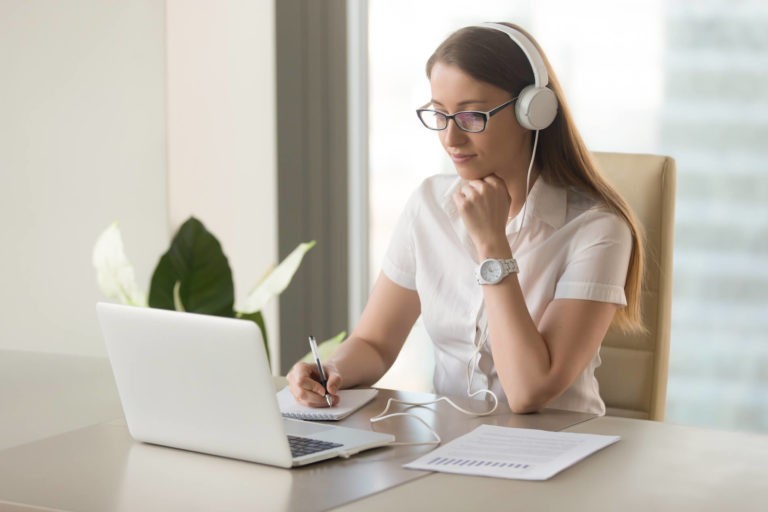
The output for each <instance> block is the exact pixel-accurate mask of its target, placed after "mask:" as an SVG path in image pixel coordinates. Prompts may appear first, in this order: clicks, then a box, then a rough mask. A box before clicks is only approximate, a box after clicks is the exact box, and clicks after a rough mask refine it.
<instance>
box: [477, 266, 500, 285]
mask: <svg viewBox="0 0 768 512" xmlns="http://www.w3.org/2000/svg"><path fill="white" fill-rule="evenodd" d="M501 274H502V268H501V263H500V262H498V261H496V260H486V261H484V262H483V263H482V265H480V277H482V278H483V280H484V281H487V282H489V283H497V282H499V281H500V280H501Z"/></svg>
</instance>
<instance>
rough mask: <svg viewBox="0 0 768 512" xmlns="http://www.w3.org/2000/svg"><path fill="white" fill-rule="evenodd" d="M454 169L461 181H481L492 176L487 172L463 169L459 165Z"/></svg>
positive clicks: (469, 168)
mask: <svg viewBox="0 0 768 512" xmlns="http://www.w3.org/2000/svg"><path fill="white" fill-rule="evenodd" d="M454 168H455V169H456V174H458V175H459V177H460V178H461V179H463V180H467V181H471V180H481V179H483V178H485V177H486V176H490V175H491V174H493V173H492V172H488V171H486V170H482V169H473V168H471V167H464V166H461V165H454Z"/></svg>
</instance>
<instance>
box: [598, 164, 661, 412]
mask: <svg viewBox="0 0 768 512" xmlns="http://www.w3.org/2000/svg"><path fill="white" fill-rule="evenodd" d="M594 156H595V158H596V159H597V162H598V164H599V166H600V169H601V171H602V173H603V175H604V176H605V177H606V179H607V180H608V181H609V182H610V183H611V184H612V185H613V186H614V187H615V188H616V189H617V190H618V191H619V193H620V194H621V195H622V196H623V197H624V199H625V200H626V201H627V202H628V203H629V206H630V207H631V208H632V210H633V211H634V213H635V215H636V216H637V219H638V221H639V222H640V224H641V225H642V226H643V228H644V229H645V236H646V260H645V262H646V264H645V278H644V281H643V290H642V310H643V313H642V314H643V324H644V326H645V327H646V329H647V332H644V333H632V334H625V333H622V332H620V331H619V330H618V329H611V330H610V331H609V332H608V334H607V335H606V337H605V339H604V340H603V345H602V348H601V349H600V355H601V358H602V361H603V363H602V365H601V366H600V367H599V368H598V369H597V371H596V372H595V375H596V377H597V380H598V383H599V384H600V395H601V396H602V397H603V400H604V401H605V405H606V413H607V414H610V415H613V416H625V417H632V418H645V419H652V420H659V421H660V420H663V419H664V409H665V405H666V400H667V374H668V370H669V335H670V324H671V309H672V244H673V236H674V231H673V230H674V211H675V161H674V160H673V159H672V158H670V157H666V156H657V155H636V154H624V153H594Z"/></svg>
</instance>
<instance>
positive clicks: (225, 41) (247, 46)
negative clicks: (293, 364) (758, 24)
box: [166, 0, 279, 368]
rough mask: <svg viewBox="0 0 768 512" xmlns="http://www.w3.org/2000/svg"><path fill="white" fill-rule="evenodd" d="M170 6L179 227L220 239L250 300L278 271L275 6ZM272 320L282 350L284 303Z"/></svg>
mask: <svg viewBox="0 0 768 512" xmlns="http://www.w3.org/2000/svg"><path fill="white" fill-rule="evenodd" d="M166 4H167V19H168V22H167V27H168V32H167V41H168V44H167V46H168V134H169V135H168V166H169V187H170V196H169V201H170V221H171V225H172V227H173V229H175V228H176V227H177V226H178V225H179V224H181V223H182V222H183V221H184V220H185V219H186V218H187V217H188V216H189V215H195V216H197V217H198V218H199V219H200V220H201V221H202V222H203V223H204V224H205V225H206V226H207V227H208V229H209V230H210V231H211V232H213V233H214V234H215V235H216V237H217V238H218V239H219V241H221V243H222V246H223V249H224V252H225V253H226V254H227V256H228V258H229V263H230V266H231V267H232V272H233V275H234V279H235V293H236V297H237V299H238V300H242V299H243V298H244V297H245V296H246V295H247V293H248V291H249V290H250V289H251V288H252V286H253V285H254V284H255V283H256V281H257V280H258V279H259V278H260V277H261V276H262V275H263V274H264V272H265V271H266V270H267V269H268V267H269V266H270V265H271V264H273V263H276V262H277V198H276V194H277V183H276V182H277V170H276V168H277V167H276V166H277V164H276V160H277V157H276V146H275V145H276V137H275V125H276V123H275V118H276V109H275V85H274V82H275V79H274V76H275V71H274V70H275V58H274V54H275V42H274V40H275V29H274V19H275V16H274V4H273V2H271V1H263V0H262V1H258V2H253V1H251V0H223V1H217V2H211V1H207V0H168V1H167V2H166ZM265 319H266V322H267V330H268V333H269V337H270V339H271V342H273V343H274V342H276V341H277V337H278V331H279V329H278V320H277V301H273V302H272V303H271V304H270V305H269V306H268V307H267V308H266V311H265ZM272 354H273V356H274V357H273V364H277V363H278V361H277V356H278V351H277V350H276V349H275V348H273V349H272ZM275 368H277V366H275Z"/></svg>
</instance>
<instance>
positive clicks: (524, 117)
mask: <svg viewBox="0 0 768 512" xmlns="http://www.w3.org/2000/svg"><path fill="white" fill-rule="evenodd" d="M476 26H477V27H481V28H488V29H491V30H498V31H500V32H504V33H505V34H507V35H508V36H509V38H510V39H512V41H514V43H515V44H517V46H518V47H519V48H520V49H521V50H523V53H524V54H525V56H526V57H527V58H528V62H529V63H530V64H531V69H532V70H533V81H534V83H533V85H529V86H527V87H524V88H523V90H521V91H520V94H519V95H518V100H517V103H516V104H515V115H516V116H517V121H518V122H519V123H520V125H521V126H522V127H523V128H528V129H529V130H543V129H544V128H546V127H547V126H549V125H550V124H552V121H553V120H554V119H555V116H556V115H557V97H556V96H555V93H554V92H553V91H552V89H550V88H548V87H547V85H548V84H549V74H548V73H547V66H546V65H545V64H544V58H543V57H542V56H541V53H539V50H538V49H537V48H536V45H534V44H533V41H531V40H530V38H528V36H526V35H525V34H523V33H522V32H520V31H519V30H516V29H514V28H512V27H508V26H506V25H502V24H501V23H482V24H480V25H476Z"/></svg>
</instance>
